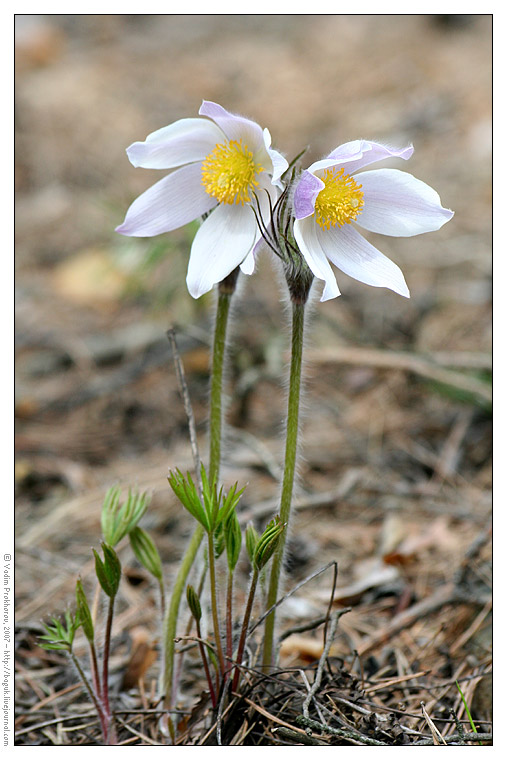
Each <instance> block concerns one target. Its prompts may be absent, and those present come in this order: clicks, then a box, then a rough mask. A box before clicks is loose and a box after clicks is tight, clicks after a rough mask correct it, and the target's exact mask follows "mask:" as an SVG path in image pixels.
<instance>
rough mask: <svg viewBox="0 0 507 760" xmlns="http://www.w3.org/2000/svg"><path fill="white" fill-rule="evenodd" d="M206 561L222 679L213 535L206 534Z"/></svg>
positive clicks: (221, 651) (222, 661)
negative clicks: (207, 562)
mask: <svg viewBox="0 0 507 760" xmlns="http://www.w3.org/2000/svg"><path fill="white" fill-rule="evenodd" d="M208 559H209V582H210V591H211V614H212V617H213V632H214V634H215V647H216V650H217V655H218V663H219V666H220V675H221V677H222V678H223V677H224V673H225V660H224V652H223V649H222V641H221V637H220V623H219V621H218V599H217V581H216V575H215V550H214V547H213V533H212V532H210V533H209V534H208Z"/></svg>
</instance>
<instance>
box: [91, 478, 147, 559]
mask: <svg viewBox="0 0 507 760" xmlns="http://www.w3.org/2000/svg"><path fill="white" fill-rule="evenodd" d="M148 501H149V499H148V494H146V493H142V494H137V493H136V492H132V491H131V490H130V489H129V492H128V496H127V499H126V501H124V502H123V504H121V505H120V488H119V486H113V487H112V488H110V489H109V491H108V492H107V493H106V496H105V499H104V504H103V505H102V514H101V524H102V535H103V537H104V540H105V542H106V543H107V544H109V546H116V544H118V543H119V542H120V541H121V540H122V538H124V537H125V536H126V535H127V533H130V531H131V530H133V529H134V528H135V527H136V525H137V523H138V522H139V520H140V519H141V517H142V516H143V515H144V513H145V512H146V510H147V508H148Z"/></svg>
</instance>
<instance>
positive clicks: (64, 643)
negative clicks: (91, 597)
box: [39, 610, 80, 652]
mask: <svg viewBox="0 0 507 760" xmlns="http://www.w3.org/2000/svg"><path fill="white" fill-rule="evenodd" d="M51 620H52V622H51V623H44V628H45V629H46V631H47V633H46V634H44V635H43V636H39V646H41V647H42V648H43V649H49V650H52V649H57V650H63V651H66V652H70V651H71V650H72V644H73V642H74V636H75V634H76V631H77V629H78V628H79V626H80V621H79V620H78V616H77V615H76V616H73V615H71V613H70V612H69V611H68V610H67V611H66V612H65V618H64V620H63V621H62V620H59V619H58V618H51Z"/></svg>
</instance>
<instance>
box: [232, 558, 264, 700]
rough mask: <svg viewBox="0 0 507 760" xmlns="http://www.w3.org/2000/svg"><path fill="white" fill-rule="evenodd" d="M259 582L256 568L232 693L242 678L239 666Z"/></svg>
mask: <svg viewBox="0 0 507 760" xmlns="http://www.w3.org/2000/svg"><path fill="white" fill-rule="evenodd" d="M258 580H259V571H258V570H257V568H254V571H253V575H252V580H251V582H250V592H249V594H248V599H247V603H246V607H245V615H244V617H243V626H242V628H241V635H240V637H239V644H238V654H237V656H236V663H237V665H238V667H237V668H236V672H235V673H234V678H233V681H232V691H236V689H237V688H238V682H239V677H240V673H241V671H240V669H239V666H240V665H241V661H242V660H243V651H244V649H245V642H246V634H247V631H248V624H249V622H250V617H251V615H252V607H253V601H254V598H255V590H256V588H257V581H258Z"/></svg>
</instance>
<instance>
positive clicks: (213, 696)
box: [195, 620, 217, 710]
mask: <svg viewBox="0 0 507 760" xmlns="http://www.w3.org/2000/svg"><path fill="white" fill-rule="evenodd" d="M195 628H196V633H197V638H198V645H199V652H200V653H201V660H202V664H203V667H204V672H205V674H206V680H207V682H208V688H209V693H210V697H211V704H212V705H213V709H215V710H216V707H217V697H216V694H215V689H214V687H213V681H212V680H211V673H210V672H209V665H208V658H207V656H206V651H205V649H204V644H203V643H202V635H201V625H200V623H199V621H198V620H196V621H195Z"/></svg>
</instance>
